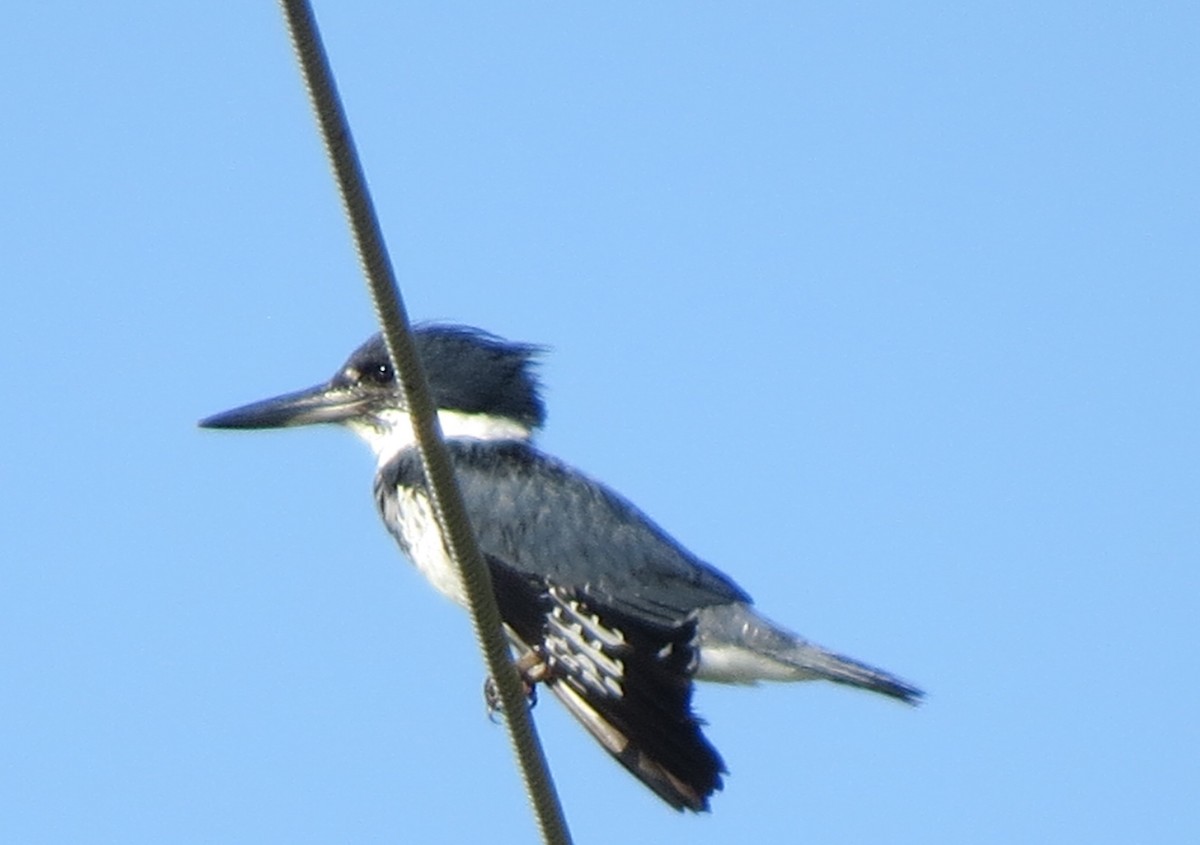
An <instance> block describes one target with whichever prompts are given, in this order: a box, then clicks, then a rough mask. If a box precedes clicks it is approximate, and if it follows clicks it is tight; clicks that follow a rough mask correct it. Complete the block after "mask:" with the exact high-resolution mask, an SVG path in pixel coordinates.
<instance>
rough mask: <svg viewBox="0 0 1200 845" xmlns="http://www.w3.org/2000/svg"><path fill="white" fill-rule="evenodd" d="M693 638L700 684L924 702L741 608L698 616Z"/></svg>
mask: <svg viewBox="0 0 1200 845" xmlns="http://www.w3.org/2000/svg"><path fill="white" fill-rule="evenodd" d="M697 632H698V643H699V646H700V665H699V667H698V668H697V671H696V677H697V678H698V679H700V680H707V681H718V682H724V683H743V684H746V683H749V684H753V683H757V682H758V681H804V680H814V679H824V680H827V681H833V682H834V683H838V684H846V685H848V686H852V687H858V688H859V689H865V690H870V691H872V692H877V693H881V694H883V695H887V696H891V697H892V698H896V699H899V700H900V701H903V702H905V703H907V704H917V703H919V702H920V700H921V698H922V697H923V696H924V693H923V692H922V691H921V690H920V689H918V688H917V687H915V686H913V685H912V684H909V683H907V682H905V681H902V680H900V679H899V678H897V677H896V676H895V675H892V674H891V673H889V672H885V671H883V670H882V669H877V668H875V667H874V666H870V665H868V664H866V663H862V662H860V661H858V660H854V659H853V658H850V657H845V656H843V655H840V654H837V653H835V652H832V651H829V650H828V649H825V648H822V647H821V646H819V645H816V644H814V643H810V642H808V641H807V640H805V639H804V638H802V637H800V636H797V635H796V634H793V633H792V632H791V631H788V630H787V629H786V628H783V627H781V626H779V625H776V624H775V623H774V622H771V621H770V620H769V619H767V618H765V617H763V616H761V615H759V614H758V613H757V612H755V610H754V608H752V607H750V606H749V605H747V604H743V603H740V602H739V603H735V604H727V605H719V606H716V607H709V608H705V609H704V610H702V611H701V612H700V614H699V616H698V618H697Z"/></svg>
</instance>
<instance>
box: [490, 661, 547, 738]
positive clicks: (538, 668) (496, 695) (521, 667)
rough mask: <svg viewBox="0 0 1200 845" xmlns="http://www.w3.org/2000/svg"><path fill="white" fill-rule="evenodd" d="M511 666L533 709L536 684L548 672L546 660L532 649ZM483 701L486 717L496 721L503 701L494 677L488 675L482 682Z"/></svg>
mask: <svg viewBox="0 0 1200 845" xmlns="http://www.w3.org/2000/svg"><path fill="white" fill-rule="evenodd" d="M513 666H514V667H515V668H516V670H517V674H518V675H520V676H521V683H522V684H523V685H524V687H525V700H526V702H527V704H528V706H529V708H530V709H533V707H534V706H535V705H536V704H537V685H538V683H539V682H541V681H544V680H545V679H546V678H547V677H548V676H549V673H550V672H549V668H548V667H547V665H546V661H545V660H543V659H542V655H541V654H540V652H539V651H538V650H537V649H534V650H532V651H528V652H526V653H525V654H524V655H522V656H521V657H520V658H519V659H518V660H516V662H514V663H513ZM483 701H484V704H486V705H487V713H488V718H489V719H491V720H492V721H493V722H495V721H498V719H497V716H499V715H500V714H501V713H503V712H504V702H503V701H502V700H501V698H500V687H499V686H498V685H497V684H496V679H495V678H492V677H489V678H488V679H487V680H486V681H484V682H483Z"/></svg>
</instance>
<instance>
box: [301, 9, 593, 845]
mask: <svg viewBox="0 0 1200 845" xmlns="http://www.w3.org/2000/svg"><path fill="white" fill-rule="evenodd" d="M280 6H281V7H282V9H283V14H284V18H285V19H286V21H287V26H288V32H289V34H290V35H291V39H292V47H293V48H294V49H295V52H296V58H297V61H298V62H299V64H300V69H301V73H302V75H303V76H304V82H305V87H306V88H307V89H308V96H309V100H310V102H311V103H312V107H313V111H314V112H315V113H316V117H317V123H318V125H319V126H320V130H321V137H322V139H323V140H324V143H325V151H326V153H327V154H328V155H329V161H330V164H331V166H332V167H333V172H334V178H335V181H336V182H337V186H338V191H339V193H340V194H341V198H342V206H343V208H344V210H345V212H346V216H347V218H348V219H349V222H350V229H351V232H352V233H353V236H354V243H355V246H356V248H357V250H358V258H359V262H360V263H361V264H362V269H363V273H364V274H365V275H366V277H367V286H368V287H369V288H370V291H371V299H372V301H373V302H374V304H375V313H376V316H377V317H378V318H379V322H380V325H381V326H382V327H383V337H384V340H385V341H386V343H387V347H388V353H389V355H390V356H391V359H392V364H393V366H394V367H395V371H396V373H397V374H398V376H399V378H400V384H401V388H402V390H403V391H404V397H405V401H406V402H407V403H408V409H409V414H410V415H411V417H412V420H413V428H414V430H415V434H416V438H417V448H418V450H419V452H420V454H421V461H422V464H423V466H424V468H425V477H426V479H428V488H429V497H430V502H431V504H432V506H433V511H434V514H435V515H436V516H437V520H438V525H439V526H440V528H441V530H442V539H443V542H444V543H445V545H446V551H447V553H448V554H449V556H450V558H451V560H453V561H454V563H455V565H456V566H457V567H458V569H459V572H460V573H461V574H462V580H463V584H464V586H465V588H466V593H467V602H468V606H469V609H470V611H471V619H472V621H473V623H474V626H475V635H476V637H477V638H478V640H479V645H480V648H481V649H482V651H483V656H484V661H485V663H486V664H487V669H488V673H489V674H490V675H491V677H492V678H493V679H494V681H495V683H496V687H497V689H498V692H499V694H500V701H501V705H502V707H503V709H504V713H505V716H506V719H505V721H506V723H507V724H508V729H509V737H510V739H511V740H512V745H513V751H514V753H515V754H516V756H517V761H518V764H519V766H520V769H521V774H522V777H523V778H524V780H525V789H526V791H527V793H528V795H529V800H530V803H531V804H532V805H533V809H534V814H535V816H536V818H537V824H538V828H539V829H540V831H541V834H542V839H543V841H544V842H546V843H547V845H569V843H570V842H571V835H570V832H569V831H568V829H567V823H566V819H565V818H564V817H563V813H562V806H561V805H560V804H559V801H558V795H557V793H556V792H555V789H554V783H553V781H552V780H551V778H550V772H549V769H548V768H547V766H546V759H545V755H544V754H543V753H542V747H541V743H540V742H539V741H538V737H537V733H536V731H535V730H534V727H533V720H532V718H531V717H530V715H529V708H528V704H527V702H526V698H525V689H524V685H523V684H522V682H521V679H520V678H519V677H518V675H517V672H516V669H515V668H514V667H513V665H512V660H511V658H510V656H509V649H508V643H507V641H506V639H505V636H504V632H503V629H502V627H501V624H502V623H501V619H500V611H499V608H497V606H496V599H495V595H494V594H493V593H492V583H491V576H490V575H489V573H488V570H487V567H486V566H485V565H484V563H483V556H482V555H481V554H480V551H479V546H478V544H477V543H476V541H475V537H474V534H473V533H472V530H471V524H470V522H469V521H468V519H467V515H466V509H465V508H464V507H463V502H462V495H461V494H460V493H459V491H458V485H457V484H456V483H455V480H454V474H453V471H452V469H451V467H450V459H449V457H448V455H447V453H446V447H445V444H443V443H442V436H441V430H440V428H439V426H438V422H437V416H436V409H435V408H434V406H433V402H432V401H431V400H430V397H429V386H428V384H427V383H426V381H425V374H424V371H423V370H422V369H421V364H420V361H419V359H418V358H417V352H416V347H415V346H414V344H413V339H412V333H411V330H410V327H409V321H408V315H407V314H406V313H405V310H404V303H403V301H402V300H401V298H400V291H399V288H398V286H397V284H396V278H395V274H394V272H393V270H392V264H391V260H390V259H389V258H388V253H387V247H386V245H385V244H384V240H383V234H382V232H381V231H380V229H379V218H378V217H377V216H376V214H375V208H374V205H373V204H372V202H371V196H370V192H369V190H368V188H367V184H366V179H365V177H364V176H363V172H362V166H361V164H360V162H359V158H358V152H357V150H356V149H355V146H354V138H353V136H352V135H351V134H350V125H349V123H348V122H347V120H346V114H345V111H344V110H343V108H342V103H341V99H340V98H339V96H338V93H337V86H336V84H335V82H334V79H333V72H332V71H331V70H330V67H329V60H328V58H327V56H326V54H325V48H324V45H323V44H322V42H321V36H320V33H319V31H318V29H317V24H316V21H315V19H314V18H313V13H312V7H311V6H310V4H309V3H308V2H307V0H280Z"/></svg>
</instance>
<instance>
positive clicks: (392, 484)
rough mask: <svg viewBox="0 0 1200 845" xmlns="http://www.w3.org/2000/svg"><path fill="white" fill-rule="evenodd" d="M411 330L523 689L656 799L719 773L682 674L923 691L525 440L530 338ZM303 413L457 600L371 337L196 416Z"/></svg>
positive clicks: (710, 790) (534, 406)
mask: <svg viewBox="0 0 1200 845" xmlns="http://www.w3.org/2000/svg"><path fill="white" fill-rule="evenodd" d="M413 341H414V345H415V348H416V350H417V354H418V357H419V358H420V361H421V364H422V367H423V370H424V372H425V374H426V378H427V381H428V384H429V388H430V393H431V397H432V399H433V402H434V405H435V407H436V408H437V414H438V422H439V424H440V428H441V431H442V436H443V439H444V442H445V445H446V448H447V451H448V454H449V458H450V463H451V466H452V468H453V470H454V475H455V479H456V481H457V484H458V486H459V489H460V491H461V493H462V498H463V502H464V505H465V507H466V511H467V516H468V518H469V521H470V523H471V527H472V529H473V530H474V532H475V535H476V538H477V540H478V543H479V546H480V550H481V552H482V555H483V559H484V561H485V563H486V565H487V568H488V571H489V573H490V575H491V581H492V586H493V592H494V594H495V596H496V600H497V605H498V607H499V610H500V615H501V618H502V620H503V623H504V629H505V633H506V635H507V638H508V641H509V643H510V645H511V647H512V651H513V654H514V659H515V660H516V663H517V666H518V668H519V669H520V670H521V672H522V677H523V678H524V679H525V682H526V689H527V691H528V692H529V693H530V694H531V700H532V698H533V696H532V693H533V691H534V690H535V689H536V686H537V684H539V683H540V684H541V685H543V686H544V687H546V688H548V689H549V690H551V691H552V692H553V693H554V695H555V696H556V697H557V698H558V699H559V700H560V701H561V702H562V704H563V705H564V706H565V707H566V708H567V710H568V711H569V712H570V713H571V714H572V715H573V716H574V717H575V718H576V719H577V720H578V721H579V722H580V723H582V725H583V726H584V727H585V728H586V729H587V730H588V731H589V732H590V733H591V734H592V736H593V737H594V738H595V739H596V740H597V741H598V742H599V743H600V745H601V746H602V747H603V748H604V749H605V750H606V751H607V752H608V753H609V754H610V755H611V756H612V757H613V758H615V759H616V761H617V762H618V763H620V764H621V765H622V766H624V767H625V768H626V769H627V770H628V771H629V772H630V773H632V774H633V775H634V776H635V777H637V778H638V779H639V780H641V781H642V782H643V783H644V784H645V785H646V786H648V787H649V788H650V789H651V790H653V792H654V793H655V794H656V795H658V797H659V798H661V799H662V800H663V801H665V802H666V803H667V804H668V805H670V806H671V807H673V808H675V809H676V810H691V811H697V812H700V811H706V810H708V809H709V808H710V798H711V797H712V796H713V794H714V793H715V792H716V791H717V790H720V789H722V788H723V786H724V781H723V776H724V775H725V774H727V771H726V767H725V763H724V761H723V759H722V757H721V755H720V754H719V753H718V751H717V750H716V748H714V747H713V745H712V744H711V743H710V742H709V740H708V739H707V737H706V736H705V735H704V733H703V731H702V727H703V724H704V723H703V721H702V720H701V719H700V718H699V717H698V716H697V715H696V713H695V712H694V710H693V708H692V694H693V687H694V683H695V682H696V681H708V682H717V683H726V684H756V683H758V682H760V681H804V680H816V679H824V680H828V681H833V682H835V683H838V684H844V685H848V686H851V687H858V688H860V689H864V690H869V691H871V692H875V693H880V694H882V695H884V696H888V697H891V698H893V699H897V700H899V701H902V702H905V703H908V704H916V703H918V702H919V701H920V700H921V699H922V697H923V695H924V693H923V692H922V691H921V690H920V689H918V688H917V687H915V686H913V685H912V684H910V683H908V682H906V681H903V680H901V679H900V678H898V677H896V676H894V675H892V674H890V673H888V672H885V671H883V670H882V669H877V668H875V667H873V666H870V665H868V664H866V663H863V662H860V661H858V660H854V659H851V658H849V657H846V656H843V655H841V654H837V653H835V652H833V651H830V650H827V649H825V648H823V647H821V646H818V645H816V644H815V643H813V642H810V641H808V640H806V639H805V638H803V637H801V636H799V635H797V634H795V633H793V632H791V631H790V630H788V629H787V628H785V627H783V626H781V625H778V624H776V623H775V622H772V621H771V620H770V619H768V618H767V617H766V616H764V615H762V614H761V613H760V612H759V611H758V610H757V609H756V608H755V607H754V605H753V603H752V601H751V599H750V596H749V595H748V594H747V593H746V592H745V590H743V589H742V588H741V587H740V586H738V585H737V583H735V582H734V580H733V579H732V578H730V577H729V576H728V575H726V574H725V573H723V572H721V571H720V570H718V569H717V568H716V567H714V566H712V565H711V564H709V563H707V562H705V561H703V560H701V559H700V558H698V557H697V556H696V555H694V554H692V553H691V552H690V551H688V550H687V549H686V548H685V547H684V546H683V545H682V544H680V543H679V542H678V541H676V540H675V539H674V538H673V537H672V536H671V535H669V534H668V533H667V532H666V531H665V530H664V529H662V528H660V527H659V526H658V525H657V524H656V523H655V522H654V521H653V520H652V519H651V518H650V517H649V516H647V515H646V514H645V513H643V512H642V511H641V510H639V509H638V508H637V507H636V506H635V505H634V504H632V503H631V502H630V501H629V500H627V499H626V498H624V497H623V496H621V495H620V494H619V493H617V492H615V491H614V490H612V489H610V488H609V487H607V486H605V485H604V484H602V483H601V482H599V481H597V480H594V479H593V478H591V477H590V476H588V475H586V474H584V473H583V472H581V471H579V470H577V469H575V468H573V467H572V466H570V465H568V464H567V463H564V462H563V461H561V460H560V459H558V458H556V457H554V456H552V455H549V454H547V453H546V452H543V451H541V450H540V449H539V448H538V446H537V445H536V444H535V442H534V438H535V435H536V433H537V432H538V431H539V430H540V429H541V428H542V427H543V426H544V424H545V422H546V406H545V402H544V400H543V396H542V392H543V391H542V384H541V378H540V372H539V369H538V366H539V363H540V361H541V359H542V357H543V354H544V352H545V349H544V348H543V347H541V346H538V345H535V344H528V343H517V342H512V341H508V340H505V339H503V338H501V337H499V336H497V335H494V334H491V333H489V332H487V331H484V330H482V329H478V328H473V327H470V326H465V325H459V324H450V323H423V324H419V325H417V326H416V327H415V328H414V330H413ZM319 423H331V424H339V425H342V426H345V427H346V428H349V429H350V430H351V431H352V432H354V433H355V434H356V435H358V436H359V437H360V438H361V439H363V440H364V441H366V443H367V444H368V445H369V446H370V447H371V449H372V451H373V452H374V455H375V460H376V470H375V478H374V497H375V503H376V505H377V508H378V510H379V514H380V516H381V517H382V519H383V522H384V525H385V526H386V527H387V530H388V532H389V533H390V534H391V535H392V536H393V537H394V538H395V540H396V541H397V543H398V544H399V546H400V548H401V550H402V551H403V552H404V553H405V555H406V556H407V557H408V558H409V559H410V560H411V561H412V563H413V564H415V566H416V568H417V569H418V570H420V572H421V573H422V574H423V575H424V576H425V578H426V579H427V580H428V581H429V582H430V583H431V584H432V585H433V587H434V588H436V589H437V590H438V591H439V592H440V593H442V594H443V595H445V596H447V597H449V598H450V599H451V600H453V601H454V602H456V603H458V604H460V605H464V606H465V605H466V598H465V592H464V587H463V583H462V580H461V577H460V575H459V573H458V571H457V569H456V567H455V565H454V564H453V562H452V561H451V560H450V559H449V557H448V556H447V553H446V549H445V546H444V545H443V542H442V539H441V534H440V532H439V529H438V527H437V523H436V521H435V518H434V514H433V510H432V508H431V505H430V501H429V496H428V492H427V487H426V481H425V476H424V471H423V469H422V464H421V460H420V456H419V454H418V452H417V449H416V442H415V436H414V434H413V427H412V421H411V418H410V416H409V412H408V408H407V407H406V402H405V399H404V395H403V393H402V391H401V389H400V385H399V383H398V380H397V377H396V374H395V372H394V371H393V368H392V363H391V360H390V358H389V356H388V351H387V347H386V345H385V342H384V340H383V339H382V337H381V336H380V335H378V334H377V335H374V336H372V337H371V338H369V339H368V340H367V341H366V342H365V343H363V344H362V345H361V346H359V347H358V348H357V349H356V350H355V351H354V352H353V353H352V354H351V355H350V357H349V358H348V359H347V360H346V362H345V363H344V364H343V365H342V366H341V367H340V368H339V369H338V370H337V372H336V373H335V374H334V375H333V377H332V378H331V379H330V380H328V381H326V382H323V383H321V384H318V385H316V386H315V387H311V388H308V389H305V390H300V391H296V392H293V393H287V394H283V395H280V396H276V397H274V398H271V399H265V400H262V401H258V402H253V403H251V404H248V405H243V406H241V407H237V408H234V409H232V410H229V411H225V412H223V413H219V414H215V415H213V416H210V417H208V418H206V419H204V420H201V421H200V426H201V427H203V428H209V429H274V428H286V427H291V426H303V425H311V424H319Z"/></svg>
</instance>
